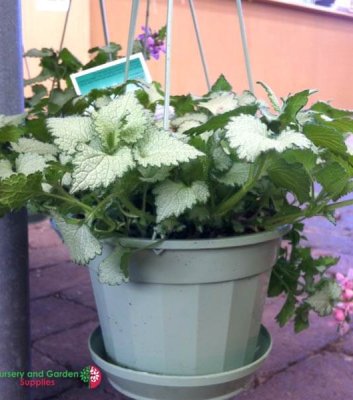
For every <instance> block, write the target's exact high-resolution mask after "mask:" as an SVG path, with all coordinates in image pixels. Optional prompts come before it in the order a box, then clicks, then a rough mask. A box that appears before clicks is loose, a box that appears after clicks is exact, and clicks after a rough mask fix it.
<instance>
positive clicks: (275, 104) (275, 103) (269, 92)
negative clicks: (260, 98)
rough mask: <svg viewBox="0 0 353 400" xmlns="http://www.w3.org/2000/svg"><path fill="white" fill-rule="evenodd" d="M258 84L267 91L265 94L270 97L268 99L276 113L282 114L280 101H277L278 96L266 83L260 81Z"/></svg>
mask: <svg viewBox="0 0 353 400" xmlns="http://www.w3.org/2000/svg"><path fill="white" fill-rule="evenodd" d="M256 83H258V84H259V85H261V86H262V87H263V88H264V89H265V92H266V93H267V96H268V98H269V100H270V102H271V105H272V107H273V109H274V110H275V111H276V112H278V113H280V112H281V105H280V103H279V101H278V99H277V96H276V95H275V93H274V91H273V90H272V89H271V88H270V87H269V86H268V85H266V83H264V82H261V81H258V82H256Z"/></svg>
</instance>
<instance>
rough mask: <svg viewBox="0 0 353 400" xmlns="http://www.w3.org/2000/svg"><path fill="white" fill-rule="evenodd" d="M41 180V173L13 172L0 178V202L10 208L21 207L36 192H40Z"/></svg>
mask: <svg viewBox="0 0 353 400" xmlns="http://www.w3.org/2000/svg"><path fill="white" fill-rule="evenodd" d="M41 180H42V174H41V173H36V174H32V175H29V176H25V175H23V174H13V175H11V176H10V177H8V178H6V179H3V180H0V203H1V204H2V205H4V206H5V207H8V208H10V209H11V210H15V209H18V208H21V207H23V206H24V205H25V204H26V202H27V201H28V200H29V199H31V198H33V197H35V195H36V194H37V193H38V194H40V193H42V186H41Z"/></svg>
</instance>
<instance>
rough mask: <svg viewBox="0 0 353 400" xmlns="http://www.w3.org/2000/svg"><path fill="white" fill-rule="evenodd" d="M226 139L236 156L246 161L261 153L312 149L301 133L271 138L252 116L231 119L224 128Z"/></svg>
mask: <svg viewBox="0 0 353 400" xmlns="http://www.w3.org/2000/svg"><path fill="white" fill-rule="evenodd" d="M226 137H227V139H228V141H229V145H230V147H231V148H233V149H235V150H236V152H237V154H238V156H239V157H240V158H242V159H245V160H247V161H255V159H256V158H257V157H258V156H259V155H260V154H261V153H263V152H267V151H269V150H276V151H278V152H279V153H281V152H283V151H284V150H286V149H290V148H300V149H305V148H312V147H313V144H312V143H311V142H310V140H309V139H307V138H306V137H305V136H304V135H303V134H302V133H300V132H295V131H292V130H284V131H283V132H281V133H280V134H279V135H278V136H277V137H271V132H270V131H269V130H268V129H267V126H266V125H265V124H264V123H262V122H261V121H260V120H259V119H257V118H255V117H253V116H252V115H240V116H238V117H233V118H232V119H231V120H230V122H229V123H228V125H227V126H226Z"/></svg>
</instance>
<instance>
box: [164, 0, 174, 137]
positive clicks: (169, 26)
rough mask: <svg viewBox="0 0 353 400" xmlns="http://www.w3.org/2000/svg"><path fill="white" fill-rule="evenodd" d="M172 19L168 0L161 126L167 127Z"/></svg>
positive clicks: (170, 2)
mask: <svg viewBox="0 0 353 400" xmlns="http://www.w3.org/2000/svg"><path fill="white" fill-rule="evenodd" d="M172 20H173V0H168V8H167V38H166V55H165V94H164V118H163V127H164V129H165V130H168V129H169V105H170V71H171V68H170V67H171V52H172Z"/></svg>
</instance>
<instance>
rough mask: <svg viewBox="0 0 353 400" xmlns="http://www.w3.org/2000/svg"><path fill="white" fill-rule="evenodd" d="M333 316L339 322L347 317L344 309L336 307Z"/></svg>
mask: <svg viewBox="0 0 353 400" xmlns="http://www.w3.org/2000/svg"><path fill="white" fill-rule="evenodd" d="M333 317H334V318H335V320H336V321H337V322H343V321H344V320H345V319H346V316H345V315H344V311H343V310H341V309H340V308H336V309H334V310H333Z"/></svg>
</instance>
